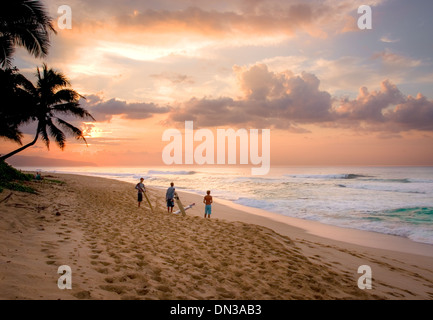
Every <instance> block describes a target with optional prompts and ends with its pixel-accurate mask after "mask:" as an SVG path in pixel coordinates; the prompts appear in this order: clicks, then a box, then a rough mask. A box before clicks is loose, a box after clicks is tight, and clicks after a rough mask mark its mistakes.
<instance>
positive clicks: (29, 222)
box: [0, 174, 433, 300]
mask: <svg viewBox="0 0 433 320" xmlns="http://www.w3.org/2000/svg"><path fill="white" fill-rule="evenodd" d="M46 177H47V178H48V179H46V180H45V181H44V182H30V183H29V184H30V185H31V186H32V187H35V188H36V189H37V191H38V195H29V194H23V193H20V192H13V193H12V196H11V197H9V198H8V199H7V201H4V202H2V203H0V210H1V212H2V215H1V216H0V228H1V229H2V231H3V232H2V233H1V234H0V279H1V280H0V285H1V290H0V299H97V300H104V299H127V300H132V299H168V300H173V299H181V300H190V299H199V300H212V299H230V300H238V299H239V300H256V299H258V300H268V299H270V300H291V299H296V300H316V299H337V300H338V299H376V300H377V299H432V298H433V257H431V255H430V256H429V255H421V254H419V253H423V250H424V249H417V250H418V251H417V250H415V249H413V252H411V253H408V252H407V251H410V250H409V247H408V248H406V249H405V248H400V249H401V250H399V251H393V250H388V249H384V248H382V247H381V246H383V244H381V246H380V248H377V247H375V248H374V247H368V246H361V245H358V244H354V243H350V242H342V241H338V240H335V239H332V237H333V236H330V237H328V238H327V237H322V236H319V235H318V234H319V233H318V232H319V231H320V229H322V232H323V230H325V229H326V230H327V232H328V235H330V234H329V232H334V233H335V230H331V229H329V228H328V227H329V226H325V225H323V224H320V225H316V227H317V228H318V230H316V231H315V230H313V229H312V228H311V223H308V225H310V226H306V224H305V223H300V224H297V223H294V220H293V219H285V218H288V217H276V216H274V215H271V214H269V213H266V214H265V213H263V212H257V211H255V212H253V211H254V210H248V211H244V210H241V206H240V205H239V206H238V207H237V208H235V207H233V206H230V205H227V203H224V202H221V201H220V200H218V199H215V200H216V201H215V203H214V204H213V209H212V217H211V219H205V218H203V210H202V209H203V206H202V205H201V199H202V197H201V196H199V195H195V194H190V193H186V192H182V191H178V192H179V195H180V196H181V200H182V202H183V204H184V205H188V204H190V203H192V202H195V203H196V206H195V207H193V208H191V209H189V210H188V211H187V215H186V216H185V217H182V216H181V215H174V214H167V211H166V207H165V201H164V200H165V190H159V189H156V188H152V187H148V196H149V198H150V201H151V203H152V206H153V208H154V211H153V212H152V211H151V210H150V209H149V208H148V205H147V203H146V202H143V203H142V206H141V208H137V199H136V191H135V190H134V185H133V184H132V185H131V183H129V182H121V181H118V180H114V179H107V178H99V177H90V176H85V175H71V174H50V175H49V177H48V176H46ZM49 179H57V180H59V181H60V183H57V182H56V183H52V182H50V181H49ZM8 193H9V192H5V191H3V192H2V193H1V194H0V195H1V196H0V197H1V199H3V198H5V197H6V196H8ZM176 209H177V206H175V210H176ZM259 213H260V214H259ZM275 218H278V219H275ZM283 218H284V219H283ZM298 222H299V221H298ZM302 222H305V221H302ZM330 230H331V231H330ZM343 231H344V234H347V235H350V234H351V233H353V232H351V230H350V231H349V232H348V231H347V230H343ZM367 234H368V236H372V237H373V235H371V234H370V233H367V232H363V235H367ZM334 236H335V235H334ZM337 236H341V234H340V235H337ZM373 238H374V239H373V240H375V241H379V238H378V237H376V236H374V237H373ZM385 238H386V239H385ZM383 239H385V240H386V241H388V242H389V241H390V239H392V241H393V240H395V239H393V237H390V236H386V237H384V238H383ZM403 239H404V238H403ZM352 240H353V239H352ZM385 240H382V242H386V241H385ZM404 240H406V241H410V240H408V239H404ZM392 241H391V242H392ZM352 242H353V241H352ZM391 247H392V246H391ZM415 247H423V246H418V244H417V243H415V242H414V243H413V247H412V248H415ZM61 265H68V266H70V267H71V268H72V270H73V271H72V272H73V274H74V275H73V289H72V290H59V289H58V288H57V279H58V277H59V275H58V273H57V268H58V267H59V266H61ZM364 265H367V266H369V267H371V269H372V272H373V279H372V283H373V289H372V290H361V289H360V288H358V278H359V277H360V274H358V268H359V267H360V266H364Z"/></svg>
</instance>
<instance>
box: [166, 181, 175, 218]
mask: <svg viewBox="0 0 433 320" xmlns="http://www.w3.org/2000/svg"><path fill="white" fill-rule="evenodd" d="M175 190H176V189H175V188H174V183H173V182H172V183H170V187H169V188H168V189H167V193H166V194H165V200H166V201H167V212H168V213H170V211H171V212H173V207H174V192H175Z"/></svg>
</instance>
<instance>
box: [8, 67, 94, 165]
mask: <svg viewBox="0 0 433 320" xmlns="http://www.w3.org/2000/svg"><path fill="white" fill-rule="evenodd" d="M36 76H37V84H36V86H34V85H33V84H32V83H31V82H30V81H28V82H25V83H24V84H23V88H24V89H25V91H26V92H27V94H28V97H30V101H31V102H30V104H31V108H29V109H27V110H28V111H27V112H28V113H27V114H25V115H21V119H22V120H23V121H24V122H28V121H37V123H38V127H37V130H36V135H35V138H34V140H33V141H32V142H30V143H28V144H26V145H25V146H23V147H21V148H19V149H17V150H15V151H13V152H11V153H9V154H7V155H5V156H2V157H0V161H2V160H5V159H7V158H9V157H11V156H13V155H15V154H17V153H18V152H21V151H22V150H24V149H26V148H28V147H30V146H32V145H34V144H35V143H36V141H37V140H38V139H39V137H41V139H42V140H43V141H44V142H45V145H46V146H47V148H49V145H50V136H51V137H52V138H53V139H54V140H55V142H56V143H57V145H58V146H59V147H60V149H62V150H63V149H64V147H65V143H66V135H65V133H64V132H63V131H62V130H61V129H63V130H65V131H66V132H68V133H70V134H72V135H73V136H74V137H75V138H76V139H83V140H84V142H86V139H85V138H84V136H83V132H82V131H81V130H80V129H79V128H77V127H75V126H73V125H72V124H70V123H68V122H67V121H65V120H63V119H61V118H59V115H67V116H75V117H78V118H81V119H85V118H89V119H92V120H95V119H94V118H93V117H92V115H91V114H90V113H89V112H88V111H87V110H85V109H84V108H82V107H80V106H79V99H80V97H81V98H84V97H82V96H81V95H79V94H78V93H77V92H76V91H75V90H72V89H68V88H66V87H68V86H69V85H70V83H69V81H68V79H67V78H66V76H65V75H63V74H62V73H60V72H57V71H55V70H53V69H48V67H47V65H46V64H44V65H43V67H42V70H39V68H37V72H36ZM28 101H29V100H28ZM58 126H59V127H60V128H61V129H60V128H59V127H58Z"/></svg>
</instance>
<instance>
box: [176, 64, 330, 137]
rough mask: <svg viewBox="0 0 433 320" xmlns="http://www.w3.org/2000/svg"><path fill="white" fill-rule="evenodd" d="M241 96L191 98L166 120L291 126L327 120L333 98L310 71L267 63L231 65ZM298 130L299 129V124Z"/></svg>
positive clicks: (215, 123) (277, 126)
mask: <svg viewBox="0 0 433 320" xmlns="http://www.w3.org/2000/svg"><path fill="white" fill-rule="evenodd" d="M234 72H235V73H236V74H237V78H238V82H239V87H240V89H241V91H242V93H243V95H244V96H243V97H241V98H240V99H237V100H234V99H233V98H230V97H220V98H216V99H215V98H213V99H212V98H202V99H197V98H193V99H190V100H189V101H186V102H184V103H183V104H181V106H180V107H178V108H177V109H176V110H175V111H174V112H172V113H170V115H169V121H173V122H183V121H185V120H194V121H196V123H197V125H198V126H209V127H211V126H219V125H228V124H229V125H233V126H238V125H242V124H249V125H254V126H263V125H266V126H270V127H276V128H290V127H293V126H294V125H295V124H305V123H319V122H324V121H330V120H332V118H333V114H332V110H331V107H332V99H331V95H330V94H329V93H327V92H324V91H320V89H319V85H320V81H319V79H318V78H317V77H315V76H314V75H313V74H309V73H306V72H304V73H302V74H301V75H294V74H293V73H291V72H290V71H286V72H280V73H274V72H272V71H269V70H268V68H267V66H266V65H263V64H259V65H254V66H252V67H250V68H242V67H238V66H236V67H234ZM298 130H302V129H300V128H298Z"/></svg>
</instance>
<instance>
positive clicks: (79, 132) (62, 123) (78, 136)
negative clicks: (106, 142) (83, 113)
mask: <svg viewBox="0 0 433 320" xmlns="http://www.w3.org/2000/svg"><path fill="white" fill-rule="evenodd" d="M56 120H57V122H58V124H59V125H60V126H62V127H63V128H64V129H66V130H68V131H69V132H70V133H71V134H72V135H73V136H74V137H75V139H77V140H79V139H82V140H83V141H84V142H85V143H86V145H87V140H86V138H85V137H84V135H83V131H82V130H81V129H79V128H77V127H75V126H73V125H72V124H70V123H68V122H66V121H64V120H62V119H60V118H56Z"/></svg>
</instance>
